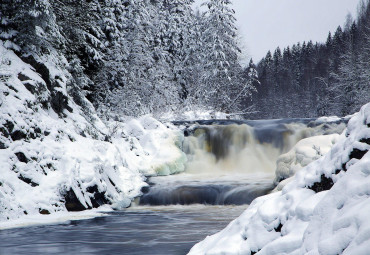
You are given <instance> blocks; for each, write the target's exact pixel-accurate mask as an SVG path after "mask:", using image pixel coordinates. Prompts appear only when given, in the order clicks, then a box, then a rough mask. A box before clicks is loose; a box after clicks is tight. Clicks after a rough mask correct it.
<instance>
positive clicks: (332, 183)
mask: <svg viewBox="0 0 370 255" xmlns="http://www.w3.org/2000/svg"><path fill="white" fill-rule="evenodd" d="M345 136H346V137H342V138H341V139H340V140H339V141H338V142H337V143H336V144H335V145H334V146H333V147H332V149H331V150H330V152H329V153H327V154H326V155H325V156H323V157H321V158H320V159H318V160H317V161H314V162H312V163H311V164H309V165H308V166H306V167H305V168H303V169H301V170H300V171H299V172H298V173H297V174H296V175H295V177H293V178H294V179H293V180H292V181H291V182H290V183H289V184H287V185H286V186H285V187H284V188H283V190H282V191H280V192H276V193H272V194H270V195H267V196H263V197H260V198H257V199H256V200H254V202H252V204H251V205H250V206H249V208H248V209H247V210H246V211H245V212H244V213H243V214H242V215H241V216H240V217H239V218H237V219H236V220H234V221H232V222H231V223H230V224H229V225H228V226H227V227H226V228H225V229H224V230H222V231H221V232H219V233H217V234H215V235H213V236H209V237H207V238H206V239H205V240H204V241H202V242H200V243H198V244H196V245H195V246H194V247H193V248H192V249H191V251H190V252H189V254H260V255H262V254H271V255H276V254H328V255H329V254H351V255H352V254H368V250H369V247H370V234H369V233H370V220H369V215H370V153H369V152H368V151H369V149H370V104H367V105H365V106H363V107H362V109H361V110H360V112H359V113H357V114H355V115H354V117H352V118H351V120H350V121H349V123H348V128H347V130H346V134H345Z"/></svg>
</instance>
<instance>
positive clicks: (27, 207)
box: [0, 45, 185, 226]
mask: <svg viewBox="0 0 370 255" xmlns="http://www.w3.org/2000/svg"><path fill="white" fill-rule="evenodd" d="M0 56H2V58H1V63H0V222H1V221H8V222H7V224H6V225H7V226H8V225H9V224H10V225H11V223H9V220H15V224H16V221H17V219H18V218H20V217H32V215H44V214H54V213H63V212H66V211H81V210H85V209H91V208H97V207H99V206H101V205H103V204H111V205H112V207H113V208H122V207H127V206H129V205H130V203H131V201H132V199H133V198H135V197H137V196H139V195H140V194H141V191H140V190H141V188H142V187H143V186H146V185H147V184H146V183H145V176H146V175H157V174H170V173H174V172H178V171H182V170H183V169H184V161H185V155H184V154H183V153H182V152H181V150H180V149H179V148H178V143H179V142H181V139H183V137H182V135H181V134H180V132H178V131H177V130H176V129H175V128H174V127H170V126H169V127H167V126H165V125H163V124H162V123H160V122H158V121H156V120H155V119H153V118H151V117H150V116H144V117H142V118H139V119H137V120H132V121H130V122H128V123H125V124H123V123H110V124H108V125H107V126H106V125H105V124H104V123H102V121H101V120H100V119H99V118H98V117H97V116H96V114H95V112H94V109H93V108H92V107H91V106H89V104H90V103H89V102H88V101H87V100H86V99H84V98H82V99H81V100H83V102H82V103H83V104H84V105H85V108H82V107H81V106H79V105H77V104H76V103H75V101H74V99H73V98H72V96H70V94H72V92H71V91H70V90H71V89H75V87H74V86H71V85H70V84H68V81H69V78H70V77H69V76H70V74H69V73H68V72H66V71H61V70H67V69H68V68H67V67H66V66H63V68H61V65H65V64H66V63H64V62H63V61H61V62H58V61H57V60H55V59H52V60H51V61H50V62H48V63H47V68H46V66H45V65H42V64H40V66H41V67H39V69H40V70H41V71H42V74H40V73H38V72H36V70H35V69H34V68H33V67H31V66H30V65H28V64H25V63H24V62H23V61H22V60H21V59H19V58H18V57H17V56H16V55H15V54H14V53H13V52H12V51H9V50H6V49H5V48H4V47H2V46H1V45H0ZM53 56H54V57H55V58H56V59H59V58H58V56H55V55H53ZM55 63H58V64H55ZM41 76H42V77H41ZM45 77H46V78H48V80H47V81H46V80H45V79H46V78H45ZM80 105H81V104H80ZM26 215H27V216H26Z"/></svg>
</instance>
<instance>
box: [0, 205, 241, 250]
mask: <svg viewBox="0 0 370 255" xmlns="http://www.w3.org/2000/svg"><path fill="white" fill-rule="evenodd" d="M246 207H247V206H205V205H191V206H179V205H174V206H157V207H156V206H154V207H153V206H151V207H143V206H140V207H136V208H131V209H128V210H126V211H121V212H114V213H110V215H108V216H105V217H98V218H94V219H89V220H79V221H70V222H67V223H64V224H56V225H44V226H33V227H25V228H16V229H8V230H1V231H0V254H1V255H5V254H6V255H13V254H24V255H32V254H64V255H66V254H137V255H143V254H153V255H156V254H158V255H171V254H186V253H187V252H188V251H189V250H190V248H191V247H192V246H193V245H194V244H195V243H197V242H199V241H200V240H202V239H204V238H205V237H206V236H207V235H210V234H214V233H216V232H218V231H220V230H221V229H223V228H224V227H225V226H226V225H227V224H228V223H229V222H230V221H231V220H232V219H235V218H236V217H237V216H238V215H240V214H241V213H242V211H243V210H245V209H246Z"/></svg>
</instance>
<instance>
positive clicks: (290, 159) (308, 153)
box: [275, 134, 341, 190]
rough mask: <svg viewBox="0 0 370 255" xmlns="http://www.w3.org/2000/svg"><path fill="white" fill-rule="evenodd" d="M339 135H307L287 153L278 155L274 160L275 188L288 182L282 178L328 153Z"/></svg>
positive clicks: (291, 174)
mask: <svg viewBox="0 0 370 255" xmlns="http://www.w3.org/2000/svg"><path fill="white" fill-rule="evenodd" d="M340 137H341V136H340V135H339V134H331V135H320V136H313V137H308V138H305V139H302V140H300V141H299V142H298V143H297V144H296V145H295V146H294V147H293V148H292V149H291V150H290V151H288V152H287V153H285V154H283V155H280V156H279V157H278V159H277V161H276V170H275V183H276V184H278V186H277V188H276V190H281V189H282V188H283V187H284V186H285V185H286V184H287V183H288V182H289V181H284V180H286V179H288V178H290V177H292V176H293V175H294V174H295V173H296V172H298V171H299V170H300V169H302V168H303V167H305V166H307V165H308V164H309V163H311V162H313V161H315V160H317V159H319V158H320V157H322V156H323V155H325V154H326V153H328V152H329V151H330V149H331V148H332V147H333V145H334V144H335V143H336V142H337V141H338V140H339V138H340ZM290 180H291V179H290ZM281 181H284V182H282V183H281Z"/></svg>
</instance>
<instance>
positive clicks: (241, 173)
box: [0, 119, 345, 255]
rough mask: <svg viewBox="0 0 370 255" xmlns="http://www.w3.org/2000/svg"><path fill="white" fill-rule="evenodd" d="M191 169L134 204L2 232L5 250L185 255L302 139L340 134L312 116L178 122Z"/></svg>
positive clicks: (266, 180)
mask: <svg viewBox="0 0 370 255" xmlns="http://www.w3.org/2000/svg"><path fill="white" fill-rule="evenodd" d="M175 125H178V126H180V128H181V129H182V130H184V135H185V139H184V141H183V144H182V149H183V151H184V152H185V153H186V154H187V157H188V163H187V166H186V171H185V172H184V173H182V174H178V175H173V176H163V177H153V178H150V179H149V184H150V186H149V187H147V188H146V189H143V193H144V194H143V196H142V197H141V198H138V199H137V200H136V201H135V202H134V203H133V205H132V207H130V208H128V209H126V210H124V211H117V212H112V213H109V214H108V215H105V216H102V217H97V218H94V219H89V220H80V221H69V222H65V223H62V224H54V225H42V226H33V227H24V228H15V229H7V230H1V231H0V255H2V254H6V255H7V254H166V255H167V254H168V255H170V254H186V253H187V252H188V251H189V249H190V248H191V247H192V246H193V245H194V244H195V243H196V242H198V241H200V240H202V239H204V238H205V237H206V236H207V235H210V234H214V233H216V232H218V231H220V230H221V229H223V228H224V227H225V226H226V225H227V224H228V223H229V222H230V221H231V220H233V219H235V218H236V217H237V216H239V215H240V214H241V213H242V212H243V211H244V210H245V209H246V208H247V206H248V204H250V203H251V201H252V200H253V199H254V198H256V197H258V196H261V195H264V194H267V193H268V192H270V191H271V190H272V189H273V188H274V185H273V178H274V170H275V162H276V159H277V158H278V156H279V155H281V154H282V153H285V152H287V151H288V150H289V149H290V148H292V147H293V146H294V145H295V144H296V143H297V142H298V141H299V140H301V139H303V138H306V137H309V136H313V135H319V134H331V133H340V132H341V131H342V130H343V129H344V127H345V124H344V123H341V122H334V123H321V122H317V121H314V120H311V119H291V120H270V121H198V122H176V123H175Z"/></svg>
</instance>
